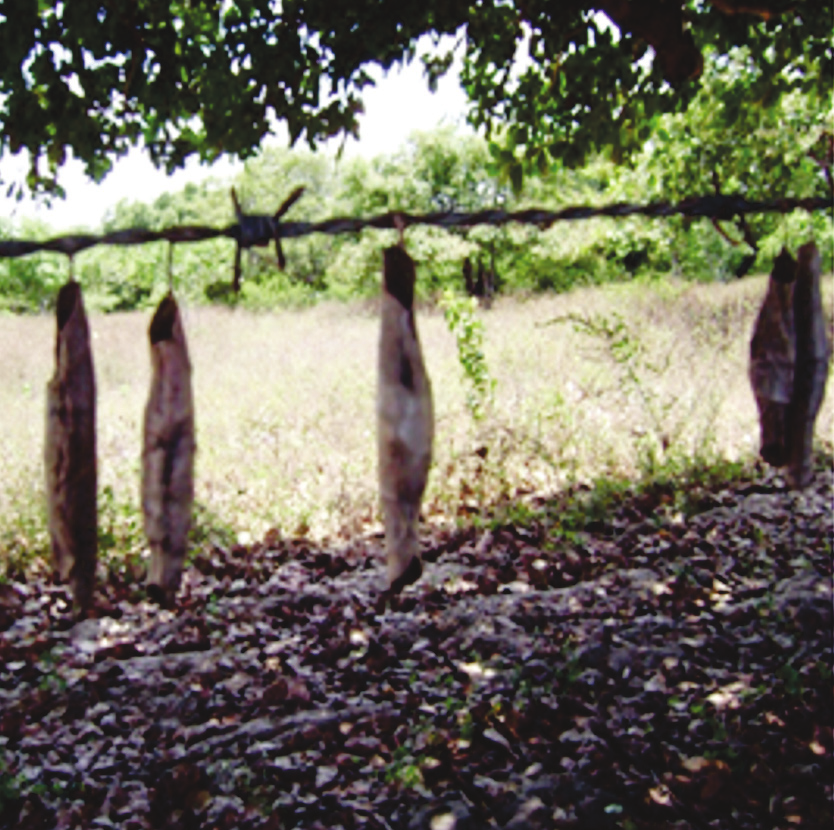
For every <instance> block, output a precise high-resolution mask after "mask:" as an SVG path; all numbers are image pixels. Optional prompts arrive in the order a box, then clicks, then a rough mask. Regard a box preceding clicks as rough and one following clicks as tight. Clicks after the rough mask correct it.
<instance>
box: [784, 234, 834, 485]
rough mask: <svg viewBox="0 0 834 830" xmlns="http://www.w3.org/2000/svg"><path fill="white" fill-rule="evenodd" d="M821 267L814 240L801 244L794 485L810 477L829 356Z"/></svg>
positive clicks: (791, 458)
mask: <svg viewBox="0 0 834 830" xmlns="http://www.w3.org/2000/svg"><path fill="white" fill-rule="evenodd" d="M821 267H822V266H821V262H820V253H819V251H818V250H817V246H816V245H815V244H814V243H813V242H809V243H807V244H806V245H803V246H802V247H801V248H800V249H799V251H798V253H797V265H796V285H795V287H794V291H793V313H794V324H795V328H796V368H795V370H794V383H793V395H792V396H791V402H790V406H789V407H788V412H787V416H786V421H787V445H788V459H787V464H788V483H789V484H790V485H791V487H796V488H801V487H806V486H807V485H808V484H810V482H811V479H812V477H813V466H812V460H811V451H812V449H813V440H814V423H815V421H816V419H817V414H818V413H819V411H820V406H821V405H822V399H823V397H824V395H825V384H826V381H827V380H828V363H829V359H830V357H831V344H830V343H829V342H828V336H827V335H826V330H825V315H824V313H823V308H822V297H821V295H820V270H821Z"/></svg>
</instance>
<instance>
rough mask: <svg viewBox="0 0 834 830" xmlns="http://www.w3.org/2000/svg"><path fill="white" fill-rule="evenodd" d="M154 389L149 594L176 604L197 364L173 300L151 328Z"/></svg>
mask: <svg viewBox="0 0 834 830" xmlns="http://www.w3.org/2000/svg"><path fill="white" fill-rule="evenodd" d="M150 341H151V387H150V395H149V397H148V403H147V406H146V407H145V423H144V444H143V449H142V511H143V514H144V519H145V533H146V535H147V537H148V543H149V545H150V548H151V561H150V566H149V568H148V576H147V584H148V591H149V593H150V594H151V595H152V596H153V598H154V599H157V600H158V601H159V602H160V603H161V604H163V605H166V606H170V605H171V604H172V603H173V600H174V597H175V596H176V593H177V590H178V589H179V586H180V581H181V579H182V570H183V564H184V562H185V555H186V553H187V550H188V533H189V530H190V529H191V510H192V505H193V502H194V454H195V452H196V441H195V437H194V403H193V396H192V391H191V362H190V360H189V357H188V347H187V344H186V341H185V333H184V331H183V327H182V320H181V317H180V313H179V308H178V307H177V304H176V301H175V300H174V299H173V297H170V296H168V297H166V298H165V299H164V300H162V302H161V303H160V305H159V307H158V308H157V311H156V314H154V318H153V321H152V322H151V327H150Z"/></svg>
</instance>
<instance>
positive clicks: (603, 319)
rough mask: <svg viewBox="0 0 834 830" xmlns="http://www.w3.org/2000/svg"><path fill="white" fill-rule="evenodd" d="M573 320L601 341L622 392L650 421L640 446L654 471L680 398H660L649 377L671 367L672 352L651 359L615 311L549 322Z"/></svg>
mask: <svg viewBox="0 0 834 830" xmlns="http://www.w3.org/2000/svg"><path fill="white" fill-rule="evenodd" d="M556 323H570V324H571V325H572V327H573V330H574V331H575V332H577V333H578V334H584V335H588V336H589V337H592V338H594V339H595V340H596V341H597V342H598V343H600V344H601V347H602V352H603V354H604V355H605V356H606V357H607V358H608V360H609V361H610V362H611V363H612V364H613V365H614V368H615V370H616V383H617V387H618V389H619V391H620V393H621V394H622V395H623V396H624V397H626V398H631V397H635V398H636V399H637V400H638V401H639V402H640V405H641V408H642V410H643V412H644V414H645V415H646V417H647V419H648V421H649V427H650V428H649V430H647V431H645V432H643V433H641V434H639V444H640V446H639V449H640V455H641V462H642V467H643V470H644V472H646V473H654V472H656V471H657V470H658V469H659V467H660V466H661V461H662V458H663V457H664V456H665V454H666V453H667V451H668V450H669V448H670V446H671V444H672V438H671V436H670V435H669V431H668V430H667V429H666V427H665V424H666V421H667V417H668V415H669V413H670V411H671V410H672V409H673V408H674V407H675V405H676V403H677V400H675V399H673V400H669V401H660V400H659V396H658V394H657V393H656V392H655V391H653V389H652V388H651V387H650V385H649V383H648V378H649V376H653V377H659V376H661V375H662V374H663V373H664V372H666V370H667V369H668V368H669V365H670V363H671V355H667V356H666V359H665V361H663V362H662V363H655V362H653V361H651V360H649V359H648V357H647V349H646V348H645V346H644V345H643V343H642V342H641V340H640V338H639V336H638V335H637V334H636V332H634V331H633V330H632V329H631V328H630V327H629V326H628V324H627V323H626V321H625V320H624V319H623V317H622V315H621V314H619V313H618V312H616V311H614V312H612V313H611V314H590V315H589V314H567V315H565V316H563V317H557V318H555V319H553V320H551V321H550V323H549V324H551V325H552V324H556Z"/></svg>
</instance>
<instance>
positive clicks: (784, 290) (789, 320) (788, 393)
mask: <svg viewBox="0 0 834 830" xmlns="http://www.w3.org/2000/svg"><path fill="white" fill-rule="evenodd" d="M795 273H796V262H795V261H794V258H793V257H792V256H791V255H790V254H789V253H788V251H786V250H785V249H784V248H782V251H781V253H780V254H779V256H778V257H776V261H775V262H774V264H773V271H772V272H771V274H770V280H769V282H768V286H767V293H766V294H765V298H764V301H763V303H762V307H761V309H760V310H759V316H758V318H757V319H756V325H755V327H754V329H753V337H752V339H751V341H750V366H749V377H750V384H751V386H752V387H753V394H754V395H755V397H756V405H757V406H758V408H759V427H760V431H761V450H760V452H761V456H762V458H763V459H764V460H765V461H766V462H767V463H768V464H772V465H773V466H775V467H781V466H782V465H783V464H786V463H787V452H788V450H787V433H786V424H785V418H786V415H787V410H788V405H789V404H790V401H791V397H792V395H793V384H794V365H795V363H796V344H795V340H796V333H795V331H794V313H793V292H794V275H795Z"/></svg>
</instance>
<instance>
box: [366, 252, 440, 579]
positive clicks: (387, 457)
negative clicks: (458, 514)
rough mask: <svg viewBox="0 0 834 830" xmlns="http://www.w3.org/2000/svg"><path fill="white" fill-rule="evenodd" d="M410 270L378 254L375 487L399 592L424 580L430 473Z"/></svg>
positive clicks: (426, 388) (428, 401)
mask: <svg viewBox="0 0 834 830" xmlns="http://www.w3.org/2000/svg"><path fill="white" fill-rule="evenodd" d="M414 282H415V269H414V262H413V261H412V260H411V257H409V256H408V254H407V253H406V252H405V251H404V250H403V249H402V248H398V247H392V248H388V249H386V250H385V251H384V254H383V291H382V300H381V317H382V320H381V323H382V325H381V331H380V339H379V366H378V386H377V445H378V453H379V458H378V460H379V487H380V501H381V506H382V514H383V520H384V523H385V546H386V556H387V560H388V583H389V587H390V589H391V590H392V591H395V592H396V591H400V590H402V588H404V587H405V586H406V585H408V584H410V583H411V582H414V581H416V580H417V579H419V577H420V574H421V573H422V563H421V558H420V542H419V518H420V503H421V501H422V498H423V492H424V490H425V488H426V481H427V480H428V474H429V467H430V466H431V455H432V442H433V440H434V410H433V405H432V395H431V384H430V382H429V378H428V375H427V374H426V367H425V364H424V362H423V353H422V350H421V348H420V341H419V338H418V337H417V327H416V325H415V321H414V309H413V306H414Z"/></svg>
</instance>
